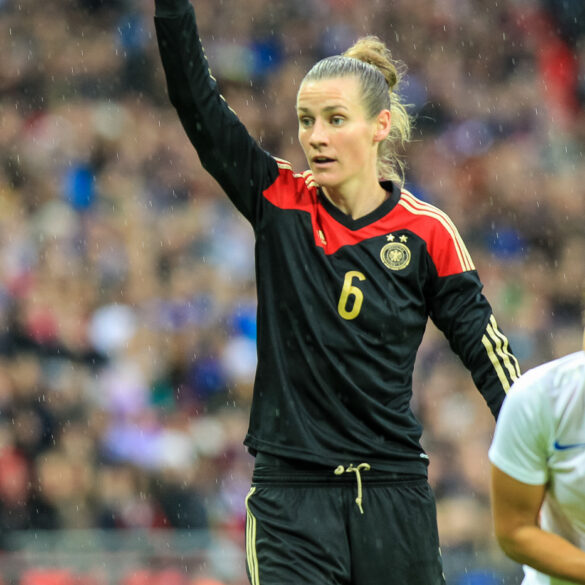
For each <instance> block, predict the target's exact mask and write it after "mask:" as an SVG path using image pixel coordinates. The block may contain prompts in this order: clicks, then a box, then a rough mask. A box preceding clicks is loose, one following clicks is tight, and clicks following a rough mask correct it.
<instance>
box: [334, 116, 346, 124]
mask: <svg viewBox="0 0 585 585" xmlns="http://www.w3.org/2000/svg"><path fill="white" fill-rule="evenodd" d="M344 122H345V118H344V117H343V116H331V125H332V126H341V125H342V124H343V123H344Z"/></svg>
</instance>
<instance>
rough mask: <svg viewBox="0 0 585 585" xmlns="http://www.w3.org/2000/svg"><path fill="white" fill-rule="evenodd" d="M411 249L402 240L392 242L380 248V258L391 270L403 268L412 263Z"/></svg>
mask: <svg viewBox="0 0 585 585" xmlns="http://www.w3.org/2000/svg"><path fill="white" fill-rule="evenodd" d="M410 257H411V255H410V250H409V249H408V248H407V247H406V246H405V245H404V244H402V243H400V242H390V243H389V244H386V245H385V246H384V247H383V248H382V249H381V250H380V259H381V260H382V262H383V263H384V266H386V267H387V268H390V270H402V269H403V268H406V267H407V266H408V265H409V264H410Z"/></svg>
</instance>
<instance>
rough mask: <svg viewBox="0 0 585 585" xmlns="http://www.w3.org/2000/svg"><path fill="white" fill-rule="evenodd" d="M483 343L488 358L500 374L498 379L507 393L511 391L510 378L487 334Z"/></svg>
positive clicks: (482, 339)
mask: <svg viewBox="0 0 585 585" xmlns="http://www.w3.org/2000/svg"><path fill="white" fill-rule="evenodd" d="M481 342H482V343H483V346H484V347H485V349H486V351H487V355H488V358H489V359H490V362H492V365H493V366H494V369H495V370H496V373H497V374H498V378H499V379H500V383H501V384H502V388H504V391H505V392H508V390H510V382H509V381H508V377H507V376H506V372H504V368H502V364H501V363H500V361H499V359H498V356H497V355H496V352H495V351H494V346H493V345H492V342H491V341H490V339H489V337H488V335H487V334H484V336H483V337H482V338H481Z"/></svg>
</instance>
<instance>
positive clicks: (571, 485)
mask: <svg viewBox="0 0 585 585" xmlns="http://www.w3.org/2000/svg"><path fill="white" fill-rule="evenodd" d="M489 458H490V461H491V462H492V463H493V464H494V465H495V466H496V467H498V468H499V469H501V470H502V471H503V472H504V473H506V474H508V475H509V476H511V477H513V478H514V479H516V480H518V481H520V482H522V483H527V484H531V485H544V484H547V495H546V498H545V501H544V504H543V507H542V510H541V517H540V524H541V528H542V529H543V530H546V531H549V532H554V533H556V534H558V535H560V536H562V537H563V538H565V539H566V540H568V541H569V542H571V543H573V544H574V545H575V546H577V547H579V548H581V549H583V550H585V351H579V352H576V353H573V354H570V355H568V356H565V357H563V358H560V359H557V360H554V361H552V362H549V363H546V364H544V365H542V366H539V367H536V368H533V369H532V370H529V371H528V372H526V373H525V374H524V375H523V376H522V377H520V378H519V379H518V380H517V381H516V383H515V384H514V385H513V387H512V389H511V390H510V392H509V393H508V395H507V397H506V399H505V400H504V404H503V406H502V410H501V411H500V415H499V418H498V423H497V425H496V431H495V434H494V440H493V442H492V445H491V447H490V450H489ZM524 573H525V578H524V581H523V585H561V584H564V583H568V582H567V581H564V580H560V579H555V578H553V577H549V576H547V575H543V574H542V573H539V572H538V571H536V570H534V569H532V568H531V567H526V566H525V567H524Z"/></svg>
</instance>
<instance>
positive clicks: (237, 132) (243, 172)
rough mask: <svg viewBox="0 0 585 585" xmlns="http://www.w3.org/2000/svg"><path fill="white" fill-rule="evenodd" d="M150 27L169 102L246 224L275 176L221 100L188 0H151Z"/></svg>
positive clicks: (269, 162) (271, 165) (269, 160)
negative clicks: (151, 19) (153, 12)
mask: <svg viewBox="0 0 585 585" xmlns="http://www.w3.org/2000/svg"><path fill="white" fill-rule="evenodd" d="M155 28H156V35H157V40H158V46H159V51H160V55H161V59H162V64H163V67H164V71H165V75H166V80H167V88H168V93H169V98H170V100H171V103H172V104H173V106H174V107H175V108H176V110H177V113H178V115H179V119H180V120H181V123H182V125H183V127H184V129H185V132H186V133H187V136H188V137H189V140H190V141H191V143H192V144H193V146H194V147H195V149H196V150H197V153H198V155H199V158H200V159H201V163H202V164H203V166H204V168H205V169H206V170H207V171H208V172H209V173H210V174H211V175H212V176H213V177H214V178H215V179H216V180H217V181H218V183H219V184H220V185H221V187H222V188H223V190H224V191H225V192H226V194H227V195H228V197H229V198H230V199H231V200H232V201H233V202H234V204H235V205H236V207H237V208H238V209H239V210H240V211H241V212H242V213H243V214H244V216H246V217H247V218H248V219H249V220H250V221H251V222H252V224H255V222H256V215H257V209H258V205H257V204H258V198H259V195H260V194H261V193H262V191H263V190H264V189H265V188H266V187H267V186H268V185H270V184H271V183H272V181H274V180H275V178H276V176H277V174H278V165H277V163H276V161H275V160H274V159H273V158H272V157H271V156H270V155H269V154H267V153H266V152H265V151H263V150H262V149H261V148H260V146H259V145H258V144H257V143H256V141H255V140H254V139H253V138H252V137H251V136H250V135H249V133H248V131H247V130H246V128H245V126H244V125H243V124H242V123H241V121H240V120H239V118H238V117H237V115H236V114H235V113H234V112H233V111H232V110H231V109H230V108H229V106H228V105H227V103H226V101H225V100H224V98H223V97H222V96H221V94H220V92H219V90H218V86H217V82H216V80H215V79H214V77H213V76H212V75H211V73H210V70H209V65H208V63H207V59H206V57H205V54H204V52H203V48H202V46H201V42H200V39H199V33H198V30H197V24H196V20H195V11H194V9H193V6H192V5H191V4H190V2H189V0H155Z"/></svg>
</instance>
